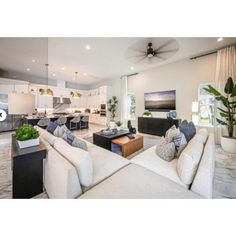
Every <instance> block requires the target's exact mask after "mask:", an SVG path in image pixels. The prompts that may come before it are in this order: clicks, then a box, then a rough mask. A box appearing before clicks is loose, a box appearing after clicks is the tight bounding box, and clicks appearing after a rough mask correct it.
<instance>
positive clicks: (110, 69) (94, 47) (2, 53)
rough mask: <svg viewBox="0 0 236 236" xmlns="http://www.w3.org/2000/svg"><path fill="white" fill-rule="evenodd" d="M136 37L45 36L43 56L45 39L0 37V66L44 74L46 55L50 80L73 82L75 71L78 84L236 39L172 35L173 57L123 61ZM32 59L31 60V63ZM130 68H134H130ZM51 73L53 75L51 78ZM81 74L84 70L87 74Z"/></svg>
mask: <svg viewBox="0 0 236 236" xmlns="http://www.w3.org/2000/svg"><path fill="white" fill-rule="evenodd" d="M140 40H144V39H143V38H49V41H48V57H47V39H46V38H0V68H1V69H4V70H6V71H9V76H10V77H13V78H15V76H16V79H22V78H21V77H22V76H23V75H24V74H26V75H30V76H32V77H34V76H35V77H38V78H39V77H45V76H46V72H45V63H47V58H48V63H49V77H50V78H51V79H61V80H66V81H72V82H73V77H74V73H75V71H78V83H80V84H84V85H91V84H94V83H97V82H100V81H101V80H105V79H113V78H119V77H120V76H121V75H125V74H131V73H135V72H139V71H143V70H146V69H149V68H152V67H155V66H158V65H161V64H166V63H171V62H174V61H177V60H181V59H185V58H190V57H192V56H196V55H199V54H202V53H206V52H210V51H213V50H215V49H218V48H221V47H224V46H226V45H230V44H232V43H235V42H236V38H224V39H223V41H221V42H218V41H217V38H175V40H176V41H177V43H178V45H179V50H178V51H177V53H176V54H175V55H174V56H173V57H171V58H169V59H168V60H165V61H161V60H154V61H153V63H151V64H148V63H140V64H135V63H132V62H131V61H129V60H127V59H126V57H125V55H126V52H127V49H128V48H129V47H130V46H131V45H133V44H134V45H137V42H138V41H140ZM155 40H158V39H156V38H155ZM86 45H90V47H91V50H86V49H85V46H86ZM143 50H145V49H143ZM32 59H35V62H34V63H33V62H32ZM63 67H64V70H62V68H63ZM131 67H133V68H134V69H133V70H131V69H130V68H131ZM27 68H30V71H27V70H26V69H27ZM53 73H55V74H56V76H55V77H54V76H53ZM83 73H87V76H84V75H83Z"/></svg>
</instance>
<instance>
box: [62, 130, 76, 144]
mask: <svg viewBox="0 0 236 236" xmlns="http://www.w3.org/2000/svg"><path fill="white" fill-rule="evenodd" d="M62 138H63V139H64V140H65V141H66V142H67V143H69V144H70V145H72V142H73V141H74V139H75V136H74V135H73V134H72V133H71V132H64V134H63V135H62Z"/></svg>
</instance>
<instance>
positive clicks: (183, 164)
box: [177, 136, 203, 185]
mask: <svg viewBox="0 0 236 236" xmlns="http://www.w3.org/2000/svg"><path fill="white" fill-rule="evenodd" d="M202 152H203V143H202V141H201V140H200V139H199V138H198V137H196V136H194V137H193V138H192V139H191V140H190V142H189V143H188V145H187V146H186V148H185V149H184V150H183V152H182V153H181V155H180V157H179V159H178V164H177V171H178V175H179V177H180V179H181V180H182V182H183V183H185V184H186V185H190V184H191V183H192V182H193V179H194V176H195V174H196V172H197V168H198V165H199V162H200V159H201V155H202Z"/></svg>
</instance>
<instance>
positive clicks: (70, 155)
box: [54, 138, 93, 187]
mask: <svg viewBox="0 0 236 236" xmlns="http://www.w3.org/2000/svg"><path fill="white" fill-rule="evenodd" d="M54 148H55V149H56V150H57V151H58V152H59V153H60V154H61V155H63V156H64V157H65V158H66V159H67V160H68V161H69V162H71V163H72V165H73V166H74V167H75V168H76V170H77V173H78V176H79V180H80V183H81V185H83V186H85V187H89V186H90V185H91V184H92V181H93V163H92V158H91V156H90V154H89V152H87V151H84V150H83V149H80V148H76V147H72V146H71V145H70V144H68V143H67V142H65V141H64V140H62V139H60V138H58V139H57V140H56V142H55V144H54Z"/></svg>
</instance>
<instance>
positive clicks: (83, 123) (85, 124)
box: [80, 116, 89, 129]
mask: <svg viewBox="0 0 236 236" xmlns="http://www.w3.org/2000/svg"><path fill="white" fill-rule="evenodd" d="M88 122H89V116H83V117H82V118H81V121H80V129H83V128H88Z"/></svg>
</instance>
